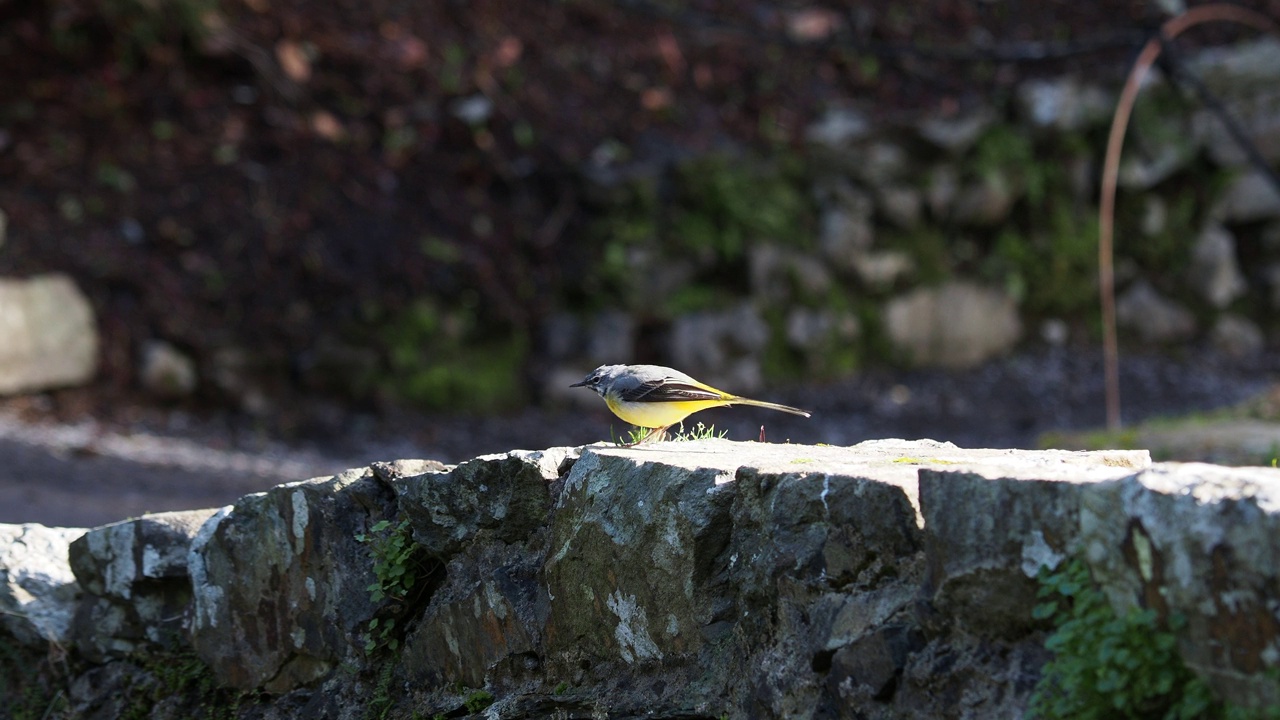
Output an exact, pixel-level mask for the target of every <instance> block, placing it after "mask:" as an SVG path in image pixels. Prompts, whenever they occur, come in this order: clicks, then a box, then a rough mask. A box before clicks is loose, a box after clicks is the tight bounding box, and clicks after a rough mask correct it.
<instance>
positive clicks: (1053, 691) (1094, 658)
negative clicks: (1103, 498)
mask: <svg viewBox="0 0 1280 720" xmlns="http://www.w3.org/2000/svg"><path fill="white" fill-rule="evenodd" d="M1040 584H1041V587H1040V591H1039V598H1040V600H1041V603H1040V604H1039V605H1037V606H1036V608H1035V610H1034V615H1035V617H1036V618H1037V619H1041V620H1044V619H1048V620H1050V621H1052V623H1053V625H1054V627H1055V630H1054V632H1053V634H1052V635H1050V636H1049V638H1048V640H1047V641H1046V642H1045V646H1046V647H1047V648H1048V649H1050V650H1052V651H1053V653H1054V658H1053V660H1051V661H1049V663H1047V664H1046V665H1045V667H1044V671H1043V675H1042V677H1041V679H1040V683H1039V684H1038V685H1037V686H1036V690H1035V693H1034V695H1033V696H1032V699H1031V707H1030V709H1029V713H1028V716H1029V717H1033V718H1042V719H1044V720H1113V719H1116V718H1132V719H1134V720H1137V719H1143V720H1145V719H1147V718H1163V719H1164V720H1192V719H1193V718H1221V717H1233V718H1234V717H1238V715H1236V714H1234V713H1228V712H1227V711H1226V710H1225V709H1224V708H1223V706H1222V705H1221V704H1220V703H1218V702H1217V701H1216V700H1215V698H1214V696H1213V694H1212V692H1211V691H1210V690H1209V687H1208V686H1207V685H1205V683H1204V682H1203V681H1202V680H1200V679H1199V678H1197V677H1196V676H1195V675H1194V674H1192V672H1191V671H1190V670H1188V669H1187V667H1186V665H1185V664H1184V663H1183V662H1182V658H1181V656H1180V655H1179V654H1178V642H1177V638H1176V637H1175V636H1174V631H1175V630H1177V629H1178V628H1179V627H1180V626H1181V625H1182V624H1184V623H1185V620H1184V619H1182V618H1180V617H1177V616H1175V617H1173V618H1171V620H1170V622H1169V627H1163V626H1162V623H1160V621H1159V618H1158V617H1157V615H1156V612H1155V611H1154V610H1150V609H1143V610H1139V609H1135V610H1132V611H1130V612H1129V613H1128V614H1126V615H1125V616H1123V617H1118V616H1117V615H1116V613H1115V611H1114V610H1112V608H1111V605H1110V603H1109V602H1108V601H1107V598H1106V596H1105V595H1104V594H1103V593H1102V592H1101V591H1100V590H1098V589H1097V588H1096V587H1095V586H1094V583H1093V580H1092V578H1091V577H1090V575H1089V570H1088V568H1087V567H1086V566H1085V564H1084V562H1083V561H1081V560H1079V559H1075V560H1071V561H1069V562H1068V563H1066V564H1065V565H1063V566H1061V567H1060V568H1059V569H1058V570H1056V571H1048V570H1047V569H1042V570H1041V573H1040Z"/></svg>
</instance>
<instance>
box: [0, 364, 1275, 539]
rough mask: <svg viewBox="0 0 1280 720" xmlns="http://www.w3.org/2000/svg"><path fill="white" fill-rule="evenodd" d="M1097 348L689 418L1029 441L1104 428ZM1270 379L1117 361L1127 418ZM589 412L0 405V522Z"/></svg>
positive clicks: (787, 397)
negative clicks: (96, 409) (126, 420)
mask: <svg viewBox="0 0 1280 720" xmlns="http://www.w3.org/2000/svg"><path fill="white" fill-rule="evenodd" d="M1100 366H1101V360H1100V357H1099V353H1097V352H1094V351H1084V352H1081V351H1079V350H1078V349H1069V348H1055V349H1045V350H1040V351H1035V352H1031V353H1026V354H1022V355H1019V356H1016V357H1012V358H1008V359H1005V360H1001V361H998V362H994V363H991V364H988V365H986V366H984V367H982V368H979V369H976V370H971V371H966V372H960V373H948V372H942V371H887V370H876V371H871V372H867V373H864V374H862V375H860V376H859V377H858V378H856V379H853V380H849V381H845V382H841V383H837V384H832V385H825V386H810V387H796V388H791V389H790V390H789V391H788V389H786V388H780V389H778V390H777V391H775V392H769V393H759V395H760V396H761V397H764V398H766V399H770V400H776V401H778V402H784V403H787V404H794V405H798V406H800V407H804V408H806V409H810V410H812V411H813V412H814V417H813V418H812V419H808V420H806V419H803V418H797V417H792V416H789V415H783V414H780V413H770V412H768V411H760V410H755V409H740V408H734V409H720V410H712V411H707V412H705V413H702V414H700V415H698V416H697V419H698V420H701V421H703V422H705V423H707V424H709V425H710V424H714V425H715V426H716V428H717V429H720V430H726V431H728V437H729V438H731V439H738V440H755V439H757V438H758V437H759V433H760V429H759V428H760V424H761V423H764V424H765V426H766V431H767V437H766V439H767V440H768V441H770V442H783V441H791V442H798V443H817V442H824V443H829V444H832V445H849V444H853V443H856V442H860V441H862V440H866V439H870V438H884V437H902V438H921V437H929V438H933V439H936V440H950V441H952V442H954V443H956V444H957V445H960V446H968V447H1035V445H1036V440H1037V437H1038V436H1039V435H1040V434H1041V433H1043V432H1045V431H1048V430H1055V429H1080V428H1087V427H1092V426H1098V425H1101V424H1102V420H1103V409H1102V407H1103V405H1102V397H1103V395H1102V377H1101V367H1100ZM1277 382H1280V354H1276V353H1271V354H1270V355H1266V356H1261V357H1255V358H1252V359H1249V360H1233V359H1230V358H1226V357H1222V356H1219V355H1215V354H1212V353H1201V352H1186V353H1185V354H1182V355H1180V356H1171V355H1144V356H1132V357H1130V356H1126V357H1125V358H1124V359H1123V362H1122V388H1123V400H1124V411H1125V412H1124V414H1125V420H1126V422H1131V423H1132V422H1137V421H1139V420H1142V419H1145V418H1148V417H1152V416H1156V415H1168V414H1175V413H1185V412H1190V411H1202V410H1207V409H1212V408H1216V407H1221V406H1224V405H1231V404H1235V403H1238V402H1240V401H1242V400H1245V399H1247V398H1249V397H1252V396H1254V395H1257V394H1259V393H1261V392H1263V391H1265V389H1266V388H1267V387H1268V386H1270V385H1272V384H1275V383H1277ZM590 407H591V408H592V409H590V410H587V411H585V412H577V413H570V412H567V411H564V410H561V411H544V410H536V409H533V410H527V411H524V412H521V413H518V414H515V415H509V416H503V417H488V418H445V417H440V416H425V415H403V416H398V417H395V418H384V419H381V420H379V419H373V418H369V417H362V416H353V417H352V418H351V419H350V422H349V423H347V426H349V431H348V432H346V433H344V434H343V435H342V436H341V437H340V438H337V439H334V440H330V441H326V442H323V443H321V442H312V443H310V444H303V445H288V446H287V445H284V444H281V443H277V442H272V441H270V440H264V439H263V438H261V437H259V436H256V435H253V434H251V433H245V432H241V433H236V432H233V431H230V430H228V422H226V421H225V420H223V421H209V420H206V421H197V420H194V419H192V418H190V417H189V416H185V415H179V414H176V413H175V414H172V416H171V417H169V418H168V420H169V421H168V422H167V423H164V424H163V425H164V426H163V427H161V428H160V429H158V430H157V429H156V428H155V427H154V425H155V423H152V425H153V427H150V428H143V427H140V426H134V427H115V426H108V425H106V424H103V423H99V422H95V421H91V420H86V421H83V422H80V423H77V424H72V425H68V424H54V423H51V422H34V423H33V422H30V421H29V420H23V419H20V417H19V415H18V413H16V412H12V411H8V410H2V411H0V522H6V523H13V522H40V523H44V524H47V525H71V526H94V525H101V524H105V523H108V522H113V521H116V520H121V519H124V518H127V517H131V516H136V515H139V514H142V513H144V512H158V511H163V510H179V509H191V508H198V507H215V506H220V505H224V504H227V503H230V502H233V501H234V500H235V499H236V498H237V497H239V496H241V495H243V494H245V493H249V492H256V491H260V490H264V489H266V488H269V487H271V486H272V485H275V484H278V483H281V482H288V481H292V480H299V479H303V478H308V477H317V476H326V475H332V474H333V473H335V472H337V471H339V470H342V469H345V468H348V467H355V466H359V465H362V464H366V463H368V462H371V461H374V460H388V459H394V458H403V457H419V458H436V459H440V460H443V461H446V462H459V461H461V460H465V459H467V458H469V457H474V456H475V455H479V454H483V453H491V452H502V451H505V450H509V449H512V448H543V447H549V446H553V445H578V444H585V443H590V442H594V441H596V440H601V439H606V438H608V437H609V436H610V432H611V430H612V432H614V433H621V432H622V431H623V430H625V427H624V426H623V425H622V424H621V423H620V422H619V421H617V420H615V419H613V418H611V417H610V416H609V415H608V413H607V411H606V410H604V407H603V403H598V404H595V405H592V406H590Z"/></svg>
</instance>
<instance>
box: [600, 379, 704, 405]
mask: <svg viewBox="0 0 1280 720" xmlns="http://www.w3.org/2000/svg"><path fill="white" fill-rule="evenodd" d="M618 397H619V398H620V399H621V400H623V401H624V402H685V401H689V400H721V399H723V397H722V396H721V395H720V394H719V393H714V392H710V391H708V390H704V389H703V388H700V387H698V386H697V385H689V384H687V383H681V382H667V381H665V380H653V381H650V382H646V383H641V384H639V385H637V386H635V387H633V388H627V389H626V390H623V391H621V392H619V393H618Z"/></svg>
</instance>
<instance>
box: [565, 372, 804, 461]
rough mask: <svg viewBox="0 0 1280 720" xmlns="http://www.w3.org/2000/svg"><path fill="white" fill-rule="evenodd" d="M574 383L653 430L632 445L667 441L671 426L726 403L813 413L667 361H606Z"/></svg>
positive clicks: (629, 420) (627, 418) (632, 421)
mask: <svg viewBox="0 0 1280 720" xmlns="http://www.w3.org/2000/svg"><path fill="white" fill-rule="evenodd" d="M569 387H586V388H590V389H592V390H595V391H596V392H597V393H599V395H600V397H602V398H604V402H605V405H608V406H609V409H610V410H612V411H613V414H614V415H617V416H618V417H620V418H622V420H623V422H627V423H630V424H632V425H635V426H637V427H642V428H646V429H648V430H649V432H648V433H646V434H645V436H644V437H642V438H641V439H640V440H638V441H636V442H634V443H630V444H631V445H638V444H640V443H642V442H649V441H651V440H652V441H658V440H661V439H663V438H665V437H666V434H667V428H669V427H671V426H672V425H675V424H676V423H678V422H680V421H682V420H684V419H685V418H686V417H689V416H690V415H692V414H693V413H696V412H698V411H700V410H706V409H708V408H713V407H721V406H724V405H753V406H755V407H762V408H769V409H770V410H780V411H782V412H786V413H791V414H792V415H800V416H803V417H809V415H810V413H809V412H808V411H805V410H801V409H799V408H793V407H790V406H788V405H779V404H778V403H771V402H765V401H763V400H752V399H751V398H745V397H742V396H740V395H733V394H731V393H727V392H725V391H723V390H717V389H716V388H713V387H711V386H710V385H707V384H706V383H702V382H699V381H697V380H694V379H693V378H692V377H689V376H688V375H686V374H684V373H682V372H680V371H679V370H673V369H671V368H669V367H662V366H661V365H601V366H600V367H598V368H596V369H595V370H592V371H591V373H590V374H588V375H587V376H586V377H585V378H583V380H582V382H576V383H574V384H572V385H570V386H569Z"/></svg>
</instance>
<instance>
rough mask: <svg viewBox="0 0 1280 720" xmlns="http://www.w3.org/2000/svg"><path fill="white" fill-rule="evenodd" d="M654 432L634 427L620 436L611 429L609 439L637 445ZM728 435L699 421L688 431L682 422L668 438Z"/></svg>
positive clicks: (613, 441)
mask: <svg viewBox="0 0 1280 720" xmlns="http://www.w3.org/2000/svg"><path fill="white" fill-rule="evenodd" d="M652 432H654V431H652V430H650V429H649V428H642V427H632V428H630V429H628V430H627V433H626V436H625V437H621V438H620V437H618V436H616V435H614V434H613V430H612V429H610V431H609V441H610V442H612V443H613V444H614V445H635V444H636V443H639V442H640V441H642V440H644V439H645V438H647V437H649V435H650V434H651V433H652ZM728 435H729V431H728V430H721V431H720V432H716V426H715V425H711V426H707V425H704V424H703V423H701V422H699V423H698V424H697V425H695V426H694V427H693V429H692V430H688V431H686V430H685V429H684V423H680V429H679V430H677V431H676V432H675V433H674V434H670V433H668V435H667V438H666V439H667V440H671V441H676V442H683V441H686V440H706V439H708V438H721V439H723V438H725V437H726V436H728Z"/></svg>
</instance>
